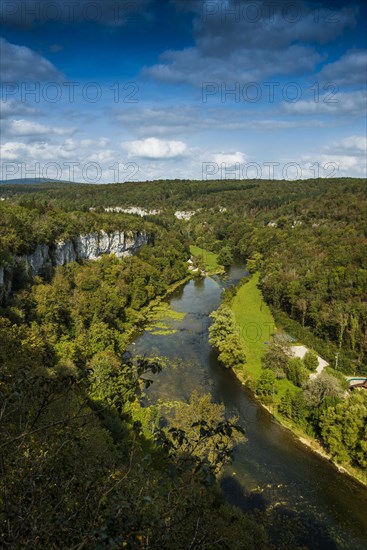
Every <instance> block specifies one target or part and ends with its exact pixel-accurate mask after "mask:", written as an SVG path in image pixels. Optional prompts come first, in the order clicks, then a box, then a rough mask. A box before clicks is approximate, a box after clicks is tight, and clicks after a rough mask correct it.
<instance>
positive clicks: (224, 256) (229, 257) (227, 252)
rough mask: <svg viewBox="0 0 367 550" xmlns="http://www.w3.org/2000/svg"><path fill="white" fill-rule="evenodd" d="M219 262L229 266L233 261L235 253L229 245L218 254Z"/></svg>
mask: <svg viewBox="0 0 367 550" xmlns="http://www.w3.org/2000/svg"><path fill="white" fill-rule="evenodd" d="M218 263H219V264H221V265H224V266H225V267H229V266H230V265H231V264H232V263H233V254H232V250H231V248H230V247H229V246H223V248H221V250H220V252H219V254H218Z"/></svg>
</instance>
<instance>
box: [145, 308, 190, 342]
mask: <svg viewBox="0 0 367 550" xmlns="http://www.w3.org/2000/svg"><path fill="white" fill-rule="evenodd" d="M185 316H186V313H181V312H179V311H174V310H173V309H172V308H171V307H170V305H169V304H167V303H165V302H162V303H160V304H158V305H157V306H155V307H153V308H152V310H151V311H150V312H149V314H148V326H147V327H146V330H147V331H148V332H150V333H151V334H155V335H161V336H168V335H169V334H175V333H176V332H177V330H178V329H177V328H175V326H174V323H175V322H180V321H182V320H183V319H184V318H185Z"/></svg>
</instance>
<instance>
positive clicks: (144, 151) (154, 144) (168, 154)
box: [121, 137, 187, 159]
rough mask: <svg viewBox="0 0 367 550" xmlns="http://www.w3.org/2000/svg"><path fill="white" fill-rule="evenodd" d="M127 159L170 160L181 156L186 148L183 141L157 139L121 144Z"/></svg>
mask: <svg viewBox="0 0 367 550" xmlns="http://www.w3.org/2000/svg"><path fill="white" fill-rule="evenodd" d="M121 147H122V148H123V149H124V150H125V151H127V153H128V155H129V157H142V158H147V159H170V158H176V157H180V156H182V155H183V154H184V153H185V151H186V149H187V146H186V144H185V143H184V142H183V141H169V140H162V139H157V138H153V137H151V138H147V139H142V140H137V141H130V142H124V143H121Z"/></svg>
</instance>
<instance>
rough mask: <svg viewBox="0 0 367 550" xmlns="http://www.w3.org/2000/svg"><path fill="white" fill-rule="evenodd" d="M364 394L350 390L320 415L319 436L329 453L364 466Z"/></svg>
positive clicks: (366, 453)
mask: <svg viewBox="0 0 367 550" xmlns="http://www.w3.org/2000/svg"><path fill="white" fill-rule="evenodd" d="M366 426H367V396H366V394H365V392H364V393H362V392H353V393H352V394H350V395H349V396H348V398H347V399H345V400H344V401H342V402H340V403H338V404H337V405H335V406H332V407H328V408H327V409H326V411H325V412H324V413H323V414H322V416H321V419H320V427H321V436H322V439H323V441H324V443H325V445H326V446H327V448H328V449H329V451H330V453H331V454H332V455H333V456H334V457H335V458H336V460H338V461H340V462H352V463H353V464H355V465H358V466H360V467H362V468H366V467H367V437H366V436H367V430H366Z"/></svg>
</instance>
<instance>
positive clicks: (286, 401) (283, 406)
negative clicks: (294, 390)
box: [278, 390, 293, 418]
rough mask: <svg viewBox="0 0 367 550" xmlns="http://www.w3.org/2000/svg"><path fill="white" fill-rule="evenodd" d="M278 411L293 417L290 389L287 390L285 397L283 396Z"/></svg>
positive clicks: (287, 416)
mask: <svg viewBox="0 0 367 550" xmlns="http://www.w3.org/2000/svg"><path fill="white" fill-rule="evenodd" d="M278 411H279V412H280V414H282V415H283V416H285V417H286V418H292V416H293V415H292V395H291V392H290V391H289V390H287V391H286V392H285V395H284V397H282V398H281V400H280V403H279V406H278Z"/></svg>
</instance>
